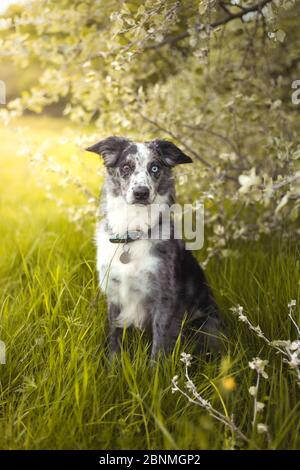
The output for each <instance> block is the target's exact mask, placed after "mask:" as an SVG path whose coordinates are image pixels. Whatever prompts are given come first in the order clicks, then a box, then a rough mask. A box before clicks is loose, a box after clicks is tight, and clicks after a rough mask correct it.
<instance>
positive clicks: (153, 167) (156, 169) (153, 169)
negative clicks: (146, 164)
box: [151, 165, 159, 173]
mask: <svg viewBox="0 0 300 470" xmlns="http://www.w3.org/2000/svg"><path fill="white" fill-rule="evenodd" d="M151 171H152V173H158V172H159V168H158V166H157V165H152V167H151Z"/></svg>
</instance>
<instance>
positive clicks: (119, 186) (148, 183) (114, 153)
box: [87, 137, 192, 205]
mask: <svg viewBox="0 0 300 470" xmlns="http://www.w3.org/2000/svg"><path fill="white" fill-rule="evenodd" d="M87 150H88V151H89V152H94V153H97V154H99V155H102V156H103V158H104V164H105V166H106V168H107V171H108V174H109V175H110V180H111V183H112V185H113V188H112V189H113V192H114V194H115V195H118V196H119V195H122V196H123V197H124V199H125V200H126V202H127V204H144V205H147V204H152V203H153V202H155V199H156V196H157V195H158V194H159V195H164V194H167V193H168V191H170V188H172V187H173V184H172V183H173V181H172V178H171V170H172V168H173V167H174V166H175V165H178V164H182V163H191V162H192V159H191V158H190V157H188V156H187V155H185V154H184V153H183V152H182V151H181V150H180V149H179V148H178V147H177V146H176V145H175V144H173V143H172V142H169V141H167V140H152V141H150V142H143V143H135V142H132V141H131V140H128V139H125V138H123V137H108V138H107V139H104V140H101V141H100V142H98V143H97V144H95V145H92V146H91V147H89V148H88V149H87Z"/></svg>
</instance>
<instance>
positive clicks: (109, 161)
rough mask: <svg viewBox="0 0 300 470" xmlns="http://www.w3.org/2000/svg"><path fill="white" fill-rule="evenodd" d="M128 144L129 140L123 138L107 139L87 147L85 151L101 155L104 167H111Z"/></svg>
mask: <svg viewBox="0 0 300 470" xmlns="http://www.w3.org/2000/svg"><path fill="white" fill-rule="evenodd" d="M129 143H130V140H128V139H125V137H107V139H104V140H100V142H98V143H97V144H94V145H92V146H91V147H88V148H87V149H86V150H87V151H88V152H93V153H97V154H98V155H102V156H103V159H104V164H105V166H107V167H113V166H115V164H116V163H117V161H118V159H119V157H120V155H121V153H122V152H123V150H124V149H125V148H126V147H127V146H128V144H129Z"/></svg>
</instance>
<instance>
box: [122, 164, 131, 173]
mask: <svg viewBox="0 0 300 470" xmlns="http://www.w3.org/2000/svg"><path fill="white" fill-rule="evenodd" d="M122 172H123V173H124V174H126V175H127V174H128V173H130V166H129V165H124V166H122Z"/></svg>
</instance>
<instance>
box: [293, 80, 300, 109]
mask: <svg viewBox="0 0 300 470" xmlns="http://www.w3.org/2000/svg"><path fill="white" fill-rule="evenodd" d="M292 88H294V89H295V91H294V92H293V93H292V103H293V104H300V80H294V81H293V83H292Z"/></svg>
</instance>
